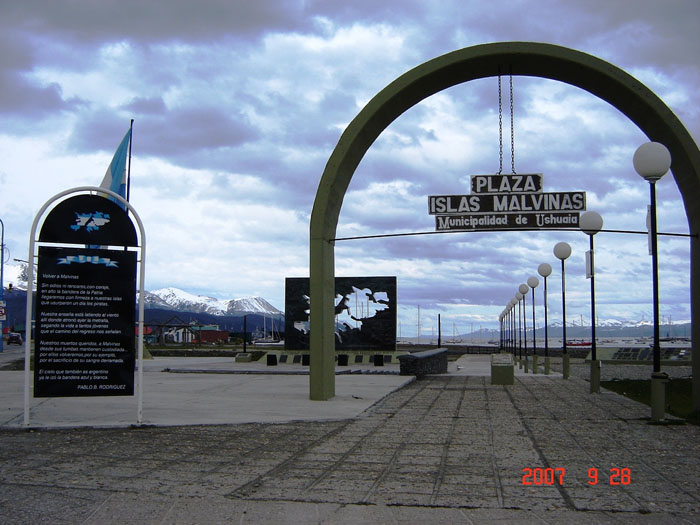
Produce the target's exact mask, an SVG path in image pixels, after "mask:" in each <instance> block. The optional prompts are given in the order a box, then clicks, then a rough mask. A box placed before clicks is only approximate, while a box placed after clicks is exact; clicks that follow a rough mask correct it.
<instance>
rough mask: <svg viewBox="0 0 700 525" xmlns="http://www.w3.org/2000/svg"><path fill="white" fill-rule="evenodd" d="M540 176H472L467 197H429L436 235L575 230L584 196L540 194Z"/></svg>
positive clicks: (572, 193)
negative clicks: (462, 231)
mask: <svg viewBox="0 0 700 525" xmlns="http://www.w3.org/2000/svg"><path fill="white" fill-rule="evenodd" d="M542 188H543V184H542V175H541V174H539V173H538V174H526V175H516V174H512V175H472V177H471V194H469V195H431V196H429V197H428V212H429V213H430V215H435V229H436V231H452V230H465V231H478V230H494V229H495V230H497V229H532V228H576V227H578V218H579V213H580V212H582V211H584V210H585V209H586V192H583V191H567V192H557V193H548V192H543V191H542Z"/></svg>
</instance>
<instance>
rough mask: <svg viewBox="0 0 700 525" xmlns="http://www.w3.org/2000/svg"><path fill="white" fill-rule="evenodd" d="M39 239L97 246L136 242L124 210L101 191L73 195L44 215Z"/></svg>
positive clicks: (122, 244) (133, 243) (132, 244)
mask: <svg viewBox="0 0 700 525" xmlns="http://www.w3.org/2000/svg"><path fill="white" fill-rule="evenodd" d="M39 241H40V242H55V243H65V244H87V245H99V246H138V239H137V236H136V228H134V223H133V222H132V221H131V219H130V218H129V216H128V214H127V213H126V211H125V210H124V209H123V208H122V207H121V206H119V205H118V204H116V203H114V202H113V201H111V200H110V199H107V198H105V197H103V196H101V195H76V196H74V197H71V198H69V199H66V200H64V201H61V202H60V203H58V204H57V205H56V206H55V207H54V208H53V209H52V210H51V211H50V212H49V213H48V215H47V216H46V218H45V219H44V223H43V225H42V227H41V230H40V232H39Z"/></svg>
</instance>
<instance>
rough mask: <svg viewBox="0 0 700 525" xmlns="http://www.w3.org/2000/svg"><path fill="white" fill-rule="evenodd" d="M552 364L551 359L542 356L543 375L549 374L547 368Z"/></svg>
mask: <svg viewBox="0 0 700 525" xmlns="http://www.w3.org/2000/svg"><path fill="white" fill-rule="evenodd" d="M551 365H552V360H551V358H550V357H549V356H547V357H545V358H544V375H546V376H548V375H549V370H550V367H551Z"/></svg>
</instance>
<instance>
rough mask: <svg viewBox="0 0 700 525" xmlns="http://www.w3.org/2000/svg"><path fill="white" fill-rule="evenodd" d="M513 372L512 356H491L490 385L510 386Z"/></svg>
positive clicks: (513, 375)
mask: <svg viewBox="0 0 700 525" xmlns="http://www.w3.org/2000/svg"><path fill="white" fill-rule="evenodd" d="M514 383H515V372H514V366H513V355H512V354H491V384H492V385H512V384H514Z"/></svg>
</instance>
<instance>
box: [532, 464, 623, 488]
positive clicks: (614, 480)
mask: <svg viewBox="0 0 700 525" xmlns="http://www.w3.org/2000/svg"><path fill="white" fill-rule="evenodd" d="M565 476H566V469H565V468H562V467H556V468H540V467H537V468H524V469H523V485H564V477H565ZM604 478H605V476H603V477H602V480H604ZM607 478H608V485H629V484H630V483H631V482H632V472H631V471H630V469H628V468H618V467H613V468H611V469H610V471H609V473H608V476H607ZM599 481H601V477H600V476H599V474H598V469H597V468H589V469H588V484H589V485H597V484H598V482H599Z"/></svg>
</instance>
